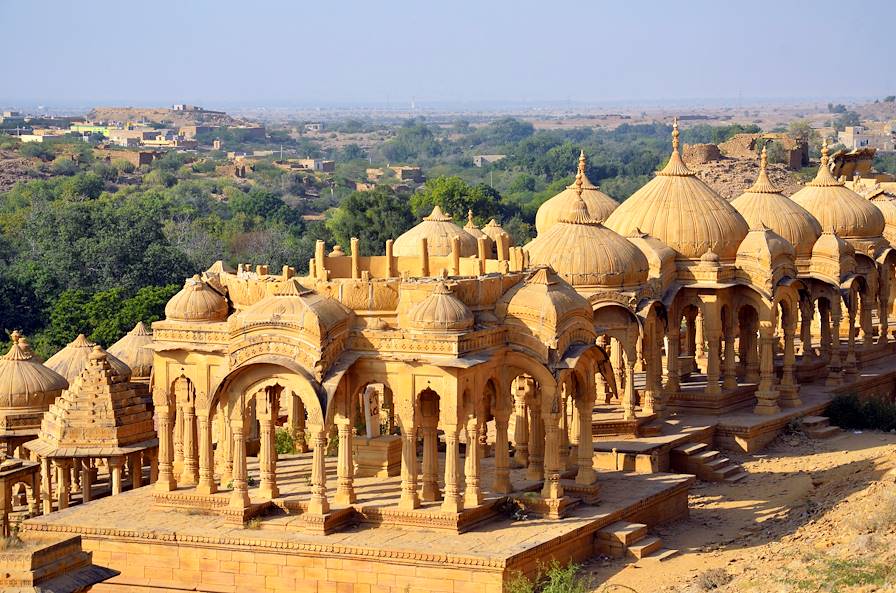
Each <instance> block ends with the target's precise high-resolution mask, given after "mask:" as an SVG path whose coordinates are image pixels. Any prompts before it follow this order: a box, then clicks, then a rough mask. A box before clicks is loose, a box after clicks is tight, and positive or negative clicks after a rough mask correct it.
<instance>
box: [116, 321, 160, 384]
mask: <svg viewBox="0 0 896 593" xmlns="http://www.w3.org/2000/svg"><path fill="white" fill-rule="evenodd" d="M149 344H152V332H151V331H149V330H147V329H146V326H145V325H143V322H142V321H138V322H137V325H135V326H134V329H132V330H131V331H129V332H128V333H126V334H125V335H124V336H123V337H122V338H121V339H120V340H118V341H117V342H115V343H114V344H112V345H111V346H109V354H111V355H112V356H115V357H116V358H118V359H119V360H121V361H122V362H124V363H125V364H127V365H128V366H129V367H131V376H133V377H139V378H141V379H145V378H149V376H150V374H151V373H152V356H153V352H152V350H150V349H149V348H146V346H148V345H149Z"/></svg>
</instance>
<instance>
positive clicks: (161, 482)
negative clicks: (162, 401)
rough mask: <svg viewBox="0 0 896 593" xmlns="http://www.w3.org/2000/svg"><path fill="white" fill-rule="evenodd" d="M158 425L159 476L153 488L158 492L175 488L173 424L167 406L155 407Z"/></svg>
mask: <svg viewBox="0 0 896 593" xmlns="http://www.w3.org/2000/svg"><path fill="white" fill-rule="evenodd" d="M156 414H157V416H158V425H159V478H158V479H157V480H156V485H155V489H156V491H158V492H170V491H172V490H174V489H176V488H177V482H176V481H175V479H174V466H173V463H172V461H173V455H174V443H173V438H174V434H173V432H174V431H173V426H172V423H171V417H170V415H169V414H170V412H169V408H168V407H167V406H165V407H164V408H161V407H160V408H156Z"/></svg>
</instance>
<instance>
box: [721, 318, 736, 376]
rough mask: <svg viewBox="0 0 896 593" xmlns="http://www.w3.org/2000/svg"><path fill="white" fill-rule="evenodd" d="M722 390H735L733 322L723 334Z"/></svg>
mask: <svg viewBox="0 0 896 593" xmlns="http://www.w3.org/2000/svg"><path fill="white" fill-rule="evenodd" d="M723 376H724V378H723V380H722V388H724V389H737V358H736V357H735V355H734V322H733V321H732V322H731V323H730V324H729V325H728V331H727V332H726V333H725V368H724V373H723Z"/></svg>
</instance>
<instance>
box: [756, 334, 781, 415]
mask: <svg viewBox="0 0 896 593" xmlns="http://www.w3.org/2000/svg"><path fill="white" fill-rule="evenodd" d="M774 348H775V336H774V326H773V325H772V324H771V323H770V322H764V321H763V322H760V324H759V388H758V389H757V390H756V400H757V401H756V407H755V408H754V409H753V411H754V412H755V413H757V414H763V415H768V414H776V413H778V412H779V411H780V408H779V407H778V393H777V391H775V360H774Z"/></svg>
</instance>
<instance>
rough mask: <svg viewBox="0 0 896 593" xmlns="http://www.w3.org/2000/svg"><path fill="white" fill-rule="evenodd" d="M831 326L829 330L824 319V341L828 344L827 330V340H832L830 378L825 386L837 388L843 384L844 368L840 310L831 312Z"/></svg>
mask: <svg viewBox="0 0 896 593" xmlns="http://www.w3.org/2000/svg"><path fill="white" fill-rule="evenodd" d="M830 318H831V325H830V328H828V325H827V323H825V322H824V321H825V320H824V319H822V324H821V331H822V338H821V339H822V341H823V342H824V343H827V340H826V338H825V335H824V334H825V330H826V329H827V334H828V336H827V339H829V340H830V343H831V345H830V350H831V358H830V360H829V361H828V377H827V380H826V381H825V385H826V386H829V387H835V386H837V385H840V384H841V383H842V382H843V367H842V363H841V343H840V308H839V307H834V308H832V309H831V311H830Z"/></svg>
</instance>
